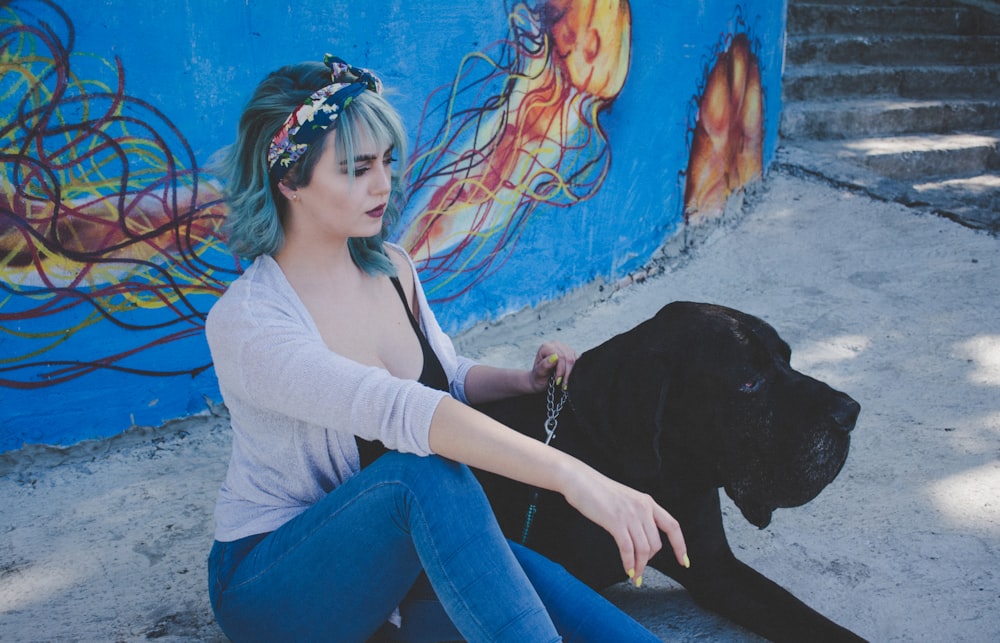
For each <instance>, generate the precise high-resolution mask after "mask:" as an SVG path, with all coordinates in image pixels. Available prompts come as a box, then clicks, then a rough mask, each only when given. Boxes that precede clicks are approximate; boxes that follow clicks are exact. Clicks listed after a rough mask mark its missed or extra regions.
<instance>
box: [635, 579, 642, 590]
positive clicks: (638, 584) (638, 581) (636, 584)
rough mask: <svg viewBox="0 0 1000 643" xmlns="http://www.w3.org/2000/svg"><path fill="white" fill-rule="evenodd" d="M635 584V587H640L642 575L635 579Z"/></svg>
mask: <svg viewBox="0 0 1000 643" xmlns="http://www.w3.org/2000/svg"><path fill="white" fill-rule="evenodd" d="M635 586H636V588H639V587H642V576H639V577H638V578H636V579H635Z"/></svg>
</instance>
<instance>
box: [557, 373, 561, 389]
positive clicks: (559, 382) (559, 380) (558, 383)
mask: <svg viewBox="0 0 1000 643" xmlns="http://www.w3.org/2000/svg"><path fill="white" fill-rule="evenodd" d="M560 384H562V375H560V376H559V377H557V378H556V386H559V385H560Z"/></svg>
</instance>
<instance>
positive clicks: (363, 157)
mask: <svg viewBox="0 0 1000 643" xmlns="http://www.w3.org/2000/svg"><path fill="white" fill-rule="evenodd" d="M393 149H395V148H394V147H390V148H389V149H387V150H386V151H385V154H383V155H382V156H383V157H385V156H392V152H393ZM375 160H378V154H358V155H357V156H355V157H354V162H355V163H356V164H357V163H371V162H372V161H375ZM340 164H341V165H345V166H346V165H347V160H346V159H345V160H343V161H341V162H340Z"/></svg>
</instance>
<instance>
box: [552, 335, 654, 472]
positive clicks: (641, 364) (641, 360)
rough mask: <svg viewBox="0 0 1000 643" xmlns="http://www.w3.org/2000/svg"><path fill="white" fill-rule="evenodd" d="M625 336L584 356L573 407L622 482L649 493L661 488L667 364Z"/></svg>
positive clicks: (573, 383) (575, 378)
mask: <svg viewBox="0 0 1000 643" xmlns="http://www.w3.org/2000/svg"><path fill="white" fill-rule="evenodd" d="M621 338H622V336H619V337H617V338H614V339H612V340H610V341H608V342H606V343H604V344H602V345H601V346H598V347H597V348H595V349H592V350H590V351H587V352H585V353H584V354H583V355H581V356H580V359H579V360H577V362H576V365H575V366H574V368H573V375H572V377H571V378H570V385H569V392H570V404H571V405H572V407H573V411H574V413H575V414H576V418H577V422H578V423H579V425H580V427H581V431H584V432H585V433H587V434H588V437H589V439H590V440H591V441H592V442H593V443H594V444H595V445H596V446H597V447H598V448H600V449H601V451H602V452H603V453H604V454H605V455H606V456H607V457H608V459H609V460H610V461H611V462H612V463H613V464H614V465H615V466H616V467H617V468H618V472H617V473H618V474H619V475H620V477H619V479H620V480H621V481H622V482H624V483H626V484H629V485H630V486H634V487H636V488H644V489H649V488H653V487H655V486H656V485H657V484H659V478H660V475H659V474H660V468H661V465H662V461H661V457H660V442H661V435H662V433H663V429H664V422H665V421H666V419H667V418H666V417H665V413H664V411H665V408H666V406H667V396H668V395H669V392H670V381H669V368H668V360H667V359H666V357H665V356H664V355H660V354H658V353H656V352H655V351H653V350H649V349H647V350H641V349H640V347H637V346H635V344H634V342H624V341H621ZM629 344H632V345H631V346H630V345H629Z"/></svg>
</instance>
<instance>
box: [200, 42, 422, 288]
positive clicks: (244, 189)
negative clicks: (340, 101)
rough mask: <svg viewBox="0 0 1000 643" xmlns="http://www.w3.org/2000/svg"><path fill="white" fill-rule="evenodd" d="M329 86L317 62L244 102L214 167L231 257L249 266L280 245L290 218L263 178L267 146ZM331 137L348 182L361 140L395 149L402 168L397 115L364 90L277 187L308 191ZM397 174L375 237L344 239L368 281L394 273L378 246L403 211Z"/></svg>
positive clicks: (285, 70)
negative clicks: (222, 197)
mask: <svg viewBox="0 0 1000 643" xmlns="http://www.w3.org/2000/svg"><path fill="white" fill-rule="evenodd" d="M328 84H330V70H329V68H328V67H326V65H324V64H323V63H318V62H316V63H313V62H307V63H300V64H297V65H289V66H287V67H282V68H281V69H278V70H277V71H274V72H272V73H271V74H269V75H268V76H267V77H266V78H265V79H264V80H263V81H261V83H260V84H259V85H258V86H257V89H256V90H254V93H253V95H252V96H251V97H250V100H249V101H248V102H247V105H246V107H245V108H244V110H243V115H242V116H241V117H240V121H239V125H238V127H237V137H236V142H235V143H233V144H232V145H230V146H229V147H227V148H226V149H225V150H223V151H222V154H221V156H220V158H219V160H218V161H217V162H216V164H215V166H216V168H215V169H216V173H217V174H219V176H220V177H221V178H222V180H223V182H224V184H225V195H226V200H227V202H228V204H229V215H228V216H227V217H226V221H225V224H224V225H223V234H224V235H225V237H226V243H227V245H228V246H229V249H230V250H231V251H232V252H233V253H234V254H236V255H237V256H239V257H242V258H244V259H247V260H251V261H252V260H253V259H256V258H257V257H258V256H260V255H264V254H266V255H273V254H275V253H276V252H278V251H279V250H280V249H281V247H282V246H283V245H284V243H285V232H284V228H283V225H282V224H283V222H284V220H285V218H286V217H287V216H288V200H287V199H286V198H285V196H284V195H282V194H281V191H280V190H279V189H278V184H277V183H276V182H275V181H273V180H272V179H271V177H270V175H269V173H268V167H267V151H268V147H269V146H270V144H271V139H272V138H274V136H275V134H277V132H278V130H279V129H280V128H281V126H282V124H283V123H284V122H285V119H286V118H288V115H289V114H291V113H292V112H293V111H294V110H296V109H297V108H298V107H299V106H300V105H302V103H304V102H305V100H306V99H307V98H309V96H310V95H311V94H312V93H313V92H315V91H317V90H318V89H321V88H322V87H325V86H326V85H328ZM331 132H335V133H336V140H335V146H334V147H335V153H336V155H337V158H338V159H345V160H346V161H347V164H348V168H347V169H348V175H349V176H352V177H353V176H354V158H355V156H356V154H355V150H354V145H355V142H356V141H358V140H359V139H362V138H364V139H368V138H369V137H370V139H371V140H372V141H373V142H374V143H375V144H376V145H377V146H378V147H380V148H383V147H384V148H389V147H391V148H393V154H394V156H395V157H396V159H397V162H396V165H395V168H402V167H405V158H406V133H405V131H404V130H403V124H402V120H401V119H400V117H399V114H398V113H397V112H396V110H395V109H393V107H392V106H391V105H390V104H389V103H388V102H387V101H386V100H385V98H384V97H383V96H381V95H380V94H376V93H375V92H371V91H366V92H362V94H361V95H359V96H358V97H356V98H355V99H354V100H352V101H351V102H350V103H349V104H348V105H346V106H344V109H343V112H341V114H340V116H339V118H337V121H336V123H335V124H334V126H333V127H332V128H330V129H329V130H327V131H326V132H325V133H324V134H323V135H322V136H321V137H320V138H319V139H317V140H316V141H314V142H313V143H312V144H310V145H309V149H308V150H307V151H306V152H305V154H303V155H302V156H301V157H300V158H299V159H298V160H297V161H296V162H295V164H294V165H292V167H291V169H290V170H289V172H288V174H286V175H285V177H284V178H283V179H282V182H283V183H285V184H286V185H287V186H288V187H291V188H293V189H294V188H299V187H305V186H307V185H309V181H310V180H311V179H312V173H313V169H314V168H315V166H316V162H317V161H318V160H319V158H320V156H321V155H322V153H323V146H324V144H325V142H326V137H327V136H329V135H330V134H331ZM399 171H400V170H398V169H395V170H394V171H393V176H392V193H391V194H390V197H389V202H388V204H387V207H386V211H385V214H384V215H383V218H382V230H381V232H380V233H379V234H378V235H375V236H372V237H365V238H361V237H354V238H351V239H349V240H348V247H349V249H350V252H351V257H352V258H353V259H354V263H356V264H357V265H358V267H359V268H361V269H362V270H364V271H365V272H366V273H368V274H379V273H382V274H388V275H394V274H395V273H396V269H395V265H394V264H393V263H392V260H391V259H389V256H388V255H387V254H386V251H385V247H384V242H385V238H386V236H387V235H388V232H389V230H390V229H391V227H392V225H393V224H395V223H396V222H397V221H398V220H399V216H400V210H401V209H402V206H403V201H404V198H403V189H402V181H401V179H400V176H399Z"/></svg>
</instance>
